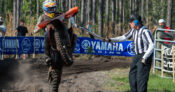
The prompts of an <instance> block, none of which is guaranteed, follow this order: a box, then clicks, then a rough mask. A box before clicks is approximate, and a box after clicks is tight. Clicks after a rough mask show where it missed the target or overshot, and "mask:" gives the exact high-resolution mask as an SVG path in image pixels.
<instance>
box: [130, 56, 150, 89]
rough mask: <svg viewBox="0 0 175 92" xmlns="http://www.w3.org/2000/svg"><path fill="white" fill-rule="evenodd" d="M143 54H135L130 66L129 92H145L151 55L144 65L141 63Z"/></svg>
mask: <svg viewBox="0 0 175 92" xmlns="http://www.w3.org/2000/svg"><path fill="white" fill-rule="evenodd" d="M143 55H144V53H143V54H138V55H137V54H136V55H135V56H134V58H133V62H132V64H131V66H130V72H129V83H130V87H131V92H147V83H148V79H149V72H150V68H151V63H152V55H151V56H150V57H149V58H148V59H147V60H146V64H143V63H142V62H141V60H142V57H143Z"/></svg>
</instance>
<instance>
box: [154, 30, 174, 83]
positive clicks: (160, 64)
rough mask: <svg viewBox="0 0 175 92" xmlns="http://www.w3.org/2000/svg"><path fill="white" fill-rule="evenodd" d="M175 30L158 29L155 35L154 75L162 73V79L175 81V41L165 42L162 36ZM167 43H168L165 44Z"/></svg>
mask: <svg viewBox="0 0 175 92" xmlns="http://www.w3.org/2000/svg"><path fill="white" fill-rule="evenodd" d="M165 31H167V32H169V33H170V32H171V33H173V32H175V30H167V29H157V30H156V31H155V35H154V45H155V48H154V59H153V73H157V72H156V71H157V70H158V71H160V72H161V73H160V74H161V77H163V78H173V81H175V46H174V45H175V40H164V39H163V38H160V36H161V34H163V33H165ZM165 42H166V43H165Z"/></svg>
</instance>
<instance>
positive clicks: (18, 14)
mask: <svg viewBox="0 0 175 92" xmlns="http://www.w3.org/2000/svg"><path fill="white" fill-rule="evenodd" d="M20 11H21V0H17V16H16V17H17V18H16V19H17V20H16V22H17V26H18V25H19V20H20V15H21V14H20Z"/></svg>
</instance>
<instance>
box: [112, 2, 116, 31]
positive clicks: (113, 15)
mask: <svg viewBox="0 0 175 92" xmlns="http://www.w3.org/2000/svg"><path fill="white" fill-rule="evenodd" d="M115 3H116V0H112V33H113V34H115V16H116V5H115Z"/></svg>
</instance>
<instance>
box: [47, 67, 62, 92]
mask: <svg viewBox="0 0 175 92" xmlns="http://www.w3.org/2000/svg"><path fill="white" fill-rule="evenodd" d="M61 72H62V71H61V70H58V69H53V70H51V72H50V76H49V82H50V83H49V85H50V87H49V89H50V92H58V88H59V84H60V81H61Z"/></svg>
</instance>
